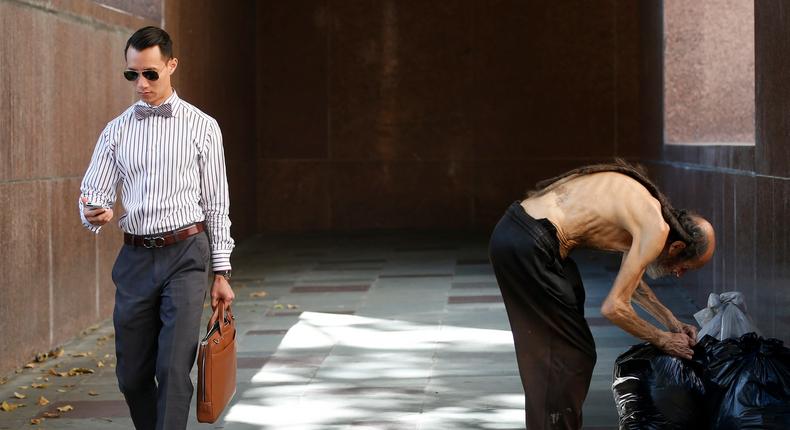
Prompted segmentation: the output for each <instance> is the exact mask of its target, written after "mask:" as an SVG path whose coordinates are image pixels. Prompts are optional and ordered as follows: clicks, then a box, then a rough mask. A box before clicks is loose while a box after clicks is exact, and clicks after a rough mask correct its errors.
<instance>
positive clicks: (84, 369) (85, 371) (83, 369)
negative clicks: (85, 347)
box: [68, 367, 96, 376]
mask: <svg viewBox="0 0 790 430" xmlns="http://www.w3.org/2000/svg"><path fill="white" fill-rule="evenodd" d="M88 373H96V372H95V371H94V370H93V369H88V368H87V367H74V368H72V369H71V370H69V372H68V375H69V376H77V375H85V374H88Z"/></svg>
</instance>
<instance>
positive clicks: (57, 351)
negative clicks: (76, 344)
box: [49, 346, 64, 358]
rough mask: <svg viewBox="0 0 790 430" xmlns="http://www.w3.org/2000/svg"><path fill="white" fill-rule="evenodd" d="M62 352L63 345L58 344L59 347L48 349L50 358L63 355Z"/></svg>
mask: <svg viewBox="0 0 790 430" xmlns="http://www.w3.org/2000/svg"><path fill="white" fill-rule="evenodd" d="M63 352H64V351H63V347H62V346H59V347H57V348H55V349H53V350H52V351H49V356H50V357H52V358H58V357H60V356H62V355H63Z"/></svg>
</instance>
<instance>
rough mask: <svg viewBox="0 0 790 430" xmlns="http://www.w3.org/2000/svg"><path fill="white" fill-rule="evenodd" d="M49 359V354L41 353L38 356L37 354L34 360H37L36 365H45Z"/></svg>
mask: <svg viewBox="0 0 790 430" xmlns="http://www.w3.org/2000/svg"><path fill="white" fill-rule="evenodd" d="M48 358H49V353H48V352H39V353H38V354H36V358H34V359H33V360H35V361H36V363H43V362H45V361H47V359H48Z"/></svg>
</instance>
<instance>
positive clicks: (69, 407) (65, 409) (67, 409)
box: [58, 405, 74, 412]
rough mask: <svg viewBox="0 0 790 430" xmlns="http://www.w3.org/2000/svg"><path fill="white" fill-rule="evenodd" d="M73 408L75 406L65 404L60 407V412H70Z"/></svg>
mask: <svg viewBox="0 0 790 430" xmlns="http://www.w3.org/2000/svg"><path fill="white" fill-rule="evenodd" d="M73 410H74V406H71V405H64V406H61V407H59V408H58V412H68V411H73Z"/></svg>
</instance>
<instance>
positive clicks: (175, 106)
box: [135, 88, 181, 117]
mask: <svg viewBox="0 0 790 430" xmlns="http://www.w3.org/2000/svg"><path fill="white" fill-rule="evenodd" d="M165 103H170V106H171V107H172V111H173V116H174V117H175V116H178V112H179V110H180V108H181V98H179V97H178V94H177V93H176V90H175V88H173V94H170V97H168V98H166V99H165V101H163V102H162V104H165ZM135 104H137V105H140V106H147V107H151V108H153V107H156V106H154V105H150V104H148V103H146V102H144V101H142V100H138V101H137V103H135ZM160 106H161V105H160Z"/></svg>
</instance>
